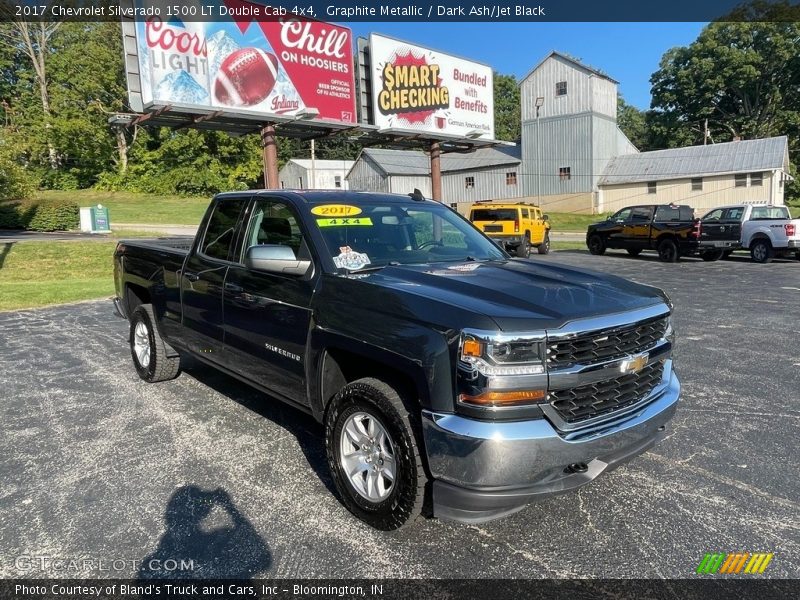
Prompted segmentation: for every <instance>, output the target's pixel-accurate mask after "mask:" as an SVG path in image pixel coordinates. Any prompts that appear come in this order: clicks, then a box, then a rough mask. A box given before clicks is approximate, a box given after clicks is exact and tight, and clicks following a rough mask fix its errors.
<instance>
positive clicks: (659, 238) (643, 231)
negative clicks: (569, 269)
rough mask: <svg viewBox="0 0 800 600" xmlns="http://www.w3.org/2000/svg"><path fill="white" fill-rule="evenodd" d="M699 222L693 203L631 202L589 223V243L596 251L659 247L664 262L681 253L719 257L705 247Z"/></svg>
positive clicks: (634, 251) (638, 250)
mask: <svg viewBox="0 0 800 600" xmlns="http://www.w3.org/2000/svg"><path fill="white" fill-rule="evenodd" d="M698 223H699V222H698V220H697V219H695V218H694V209H692V207H691V206H684V205H681V206H679V205H675V204H663V205H660V204H646V205H641V206H628V207H627V208H623V209H622V210H620V211H618V212H616V213H614V214H613V215H611V216H610V217H608V219H606V220H605V221H601V222H599V223H593V224H592V225H589V229H588V230H587V232H586V246H587V247H588V248H589V252H591V253H592V254H603V253H605V251H606V249H609V248H610V249H619V250H627V251H628V254H630V255H631V256H638V255H639V254H641V252H642V250H655V251H657V252H658V258H659V259H660V260H662V261H664V262H677V261H678V259H679V258H680V257H681V256H686V255H691V254H698V253H699V254H700V256H701V257H702V258H703V259H704V260H715V258H719V257H718V256H716V257H715V256H714V254H715V253H714V252H713V251H712V250H710V249H709V250H705V249H703V250H702V251H701V248H700V245H699V243H698V236H699V233H700V229H699V224H698Z"/></svg>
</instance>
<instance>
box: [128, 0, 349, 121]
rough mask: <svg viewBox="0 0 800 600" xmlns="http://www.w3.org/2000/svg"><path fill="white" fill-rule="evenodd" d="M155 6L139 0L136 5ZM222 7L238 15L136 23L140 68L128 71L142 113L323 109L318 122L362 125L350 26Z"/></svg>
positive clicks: (227, 3)
mask: <svg viewBox="0 0 800 600" xmlns="http://www.w3.org/2000/svg"><path fill="white" fill-rule="evenodd" d="M213 1H214V0H212V2H213ZM150 4H153V2H147V1H146V0H135V1H134V5H135V6H137V7H147V6H148V5H150ZM183 4H186V3H183ZM203 4H209V2H208V0H203ZM218 4H219V6H220V9H221V10H220V11H219V13H218V14H226V15H231V16H229V17H224V18H223V19H225V20H219V21H215V22H191V21H188V20H182V19H180V18H175V17H172V18H169V17H167V16H166V15H163V14H162V16H151V17H149V18H147V19H144V20H140V21H137V22H136V23H135V24H134V26H135V46H136V50H135V53H134V54H135V59H134V60H135V66H134V67H133V68H131V67H130V66H129V68H128V71H129V72H128V81H129V84H128V85H129V92H130V95H131V105H132V106H133V107H134V108H135V109H138V108H139V105H141V108H142V109H144V110H146V109H147V108H148V107H149V106H152V105H166V104H169V105H172V106H173V110H178V111H185V112H191V110H192V109H203V110H206V111H207V110H215V111H216V110H220V111H223V113H225V114H231V115H243V116H247V117H257V116H260V115H264V116H267V117H269V116H270V115H277V116H284V117H290V116H292V115H295V114H296V113H301V114H304V115H309V114H315V113H316V112H318V114H316V117H315V118H317V119H326V120H331V121H338V122H341V123H353V124H355V122H356V110H355V101H356V94H355V80H354V73H353V70H354V69H353V50H352V33H351V31H350V30H349V29H348V28H346V27H340V26H337V25H331V24H329V23H323V22H321V21H315V20H311V19H306V18H304V17H295V16H293V15H287V16H285V17H281V18H277V17H276V18H273V19H270V20H259V21H256V20H255V19H254V18H253V17H250V18H248V17H247V16H235V15H247V14H248V12H249V11H248V7H249V6H250V5H251V4H250V3H249V2H245V1H243V0H219V1H218ZM250 14H252V12H250ZM188 18H191V17H188ZM126 52H128V54H129V56H128V58H131V56H130V54H132V53H131V52H129V51H127V50H126ZM137 71H138V72H137ZM132 79H133V80H134V82H133V83H131V81H132ZM139 100H140V101H139Z"/></svg>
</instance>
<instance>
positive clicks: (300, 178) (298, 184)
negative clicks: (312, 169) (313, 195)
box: [297, 177, 303, 190]
mask: <svg viewBox="0 0 800 600" xmlns="http://www.w3.org/2000/svg"><path fill="white" fill-rule="evenodd" d="M297 189H298V190H302V189H303V178H302V177H298V178H297Z"/></svg>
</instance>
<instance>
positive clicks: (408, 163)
mask: <svg viewBox="0 0 800 600" xmlns="http://www.w3.org/2000/svg"><path fill="white" fill-rule="evenodd" d="M363 157H367V158H368V159H370V160H371V161H372V162H373V163H374V164H375V165H376V166H377V167H378V168H379V169H381V171H383V173H384V174H385V175H430V174H431V161H430V158H429V157H428V155H427V154H425V153H424V152H422V151H420V150H389V149H383V148H364V150H362V151H361V155H360V156H359V160H361V159H362V158H363ZM520 162H521V161H520V147H519V146H512V147H504V148H480V149H478V150H475V151H474V152H469V153H456V152H449V153H444V154H442V159H441V166H442V172H443V173H446V172H448V171H470V170H475V169H486V168H491V167H499V166H502V165H518V164H519V163H520Z"/></svg>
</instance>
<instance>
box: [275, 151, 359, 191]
mask: <svg viewBox="0 0 800 600" xmlns="http://www.w3.org/2000/svg"><path fill="white" fill-rule="evenodd" d="M353 163H354V161H352V160H313V161H312V160H311V159H308V158H292V159H290V160H289V161H288V162H287V163H286V164H285V165H283V168H282V169H281V170H280V171H279V173H278V180H279V181H280V182H281V188H282V189H298V190H339V189H341V190H346V189H348V187H347V179H346V176H347V172H348V171H349V170H350V169H351V168H352V167H353Z"/></svg>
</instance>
